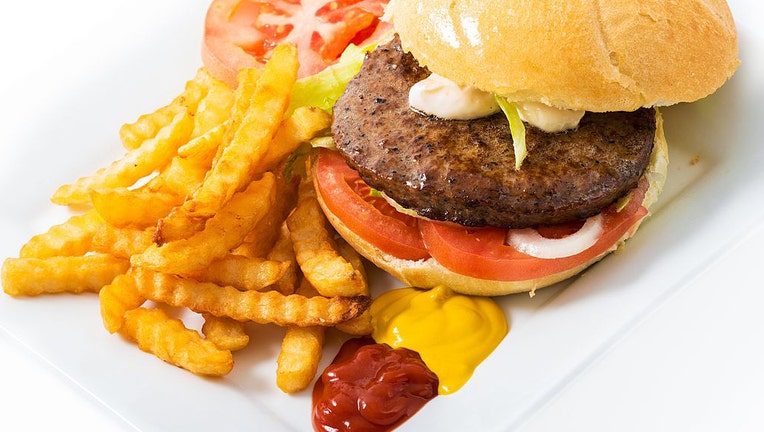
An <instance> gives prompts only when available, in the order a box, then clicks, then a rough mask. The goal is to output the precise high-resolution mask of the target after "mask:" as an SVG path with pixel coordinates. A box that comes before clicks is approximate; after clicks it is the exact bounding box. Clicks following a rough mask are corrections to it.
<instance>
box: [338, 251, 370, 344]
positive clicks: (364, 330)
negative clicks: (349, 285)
mask: <svg viewBox="0 0 764 432" xmlns="http://www.w3.org/2000/svg"><path fill="white" fill-rule="evenodd" d="M337 246H338V247H339V251H340V255H342V257H343V258H345V260H347V262H349V263H350V265H352V266H353V268H354V269H356V270H358V271H359V272H360V273H361V274H362V275H363V277H364V279H365V278H366V269H364V267H363V260H362V259H361V255H359V254H358V252H356V250H355V249H353V248H352V247H351V246H350V245H349V244H348V243H347V242H346V241H345V240H344V239H342V238H339V239H338V240H337ZM365 288H366V289H365V290H364V291H361V292H359V293H357V295H369V288H368V284H367V285H366V287H365ZM337 330H340V331H342V332H345V333H347V334H351V335H354V336H365V335H370V334H371V332H372V330H373V329H372V326H371V312H370V311H369V309H366V310H365V311H363V313H362V314H361V315H359V316H357V317H355V318H353V319H351V320H347V321H345V322H341V323H339V324H337Z"/></svg>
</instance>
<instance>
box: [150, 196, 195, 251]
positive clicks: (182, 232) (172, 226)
mask: <svg viewBox="0 0 764 432" xmlns="http://www.w3.org/2000/svg"><path fill="white" fill-rule="evenodd" d="M205 222H207V219H204V218H197V217H194V216H191V215H189V214H187V213H185V212H184V211H183V207H180V206H178V207H175V208H174V209H172V211H170V214H168V215H167V216H166V217H163V218H162V219H159V221H158V222H157V225H156V228H155V230H154V243H156V245H157V246H162V245H164V244H165V243H168V242H173V241H178V240H183V239H187V238H189V237H192V236H194V235H195V234H197V233H199V232H201V231H203V230H204V224H205Z"/></svg>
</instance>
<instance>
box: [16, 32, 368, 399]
mask: <svg viewBox="0 0 764 432" xmlns="http://www.w3.org/2000/svg"><path fill="white" fill-rule="evenodd" d="M296 70H297V57H296V52H295V49H294V47H291V46H287V45H284V46H282V47H279V48H277V49H275V50H274V51H273V56H272V58H271V59H270V60H269V62H268V63H267V64H266V66H265V67H264V68H263V69H242V70H241V72H240V74H239V79H240V82H239V85H238V86H237V88H236V90H231V89H229V88H228V87H227V86H226V85H225V84H223V83H222V82H220V81H217V80H215V79H214V78H213V77H211V76H210V75H209V74H208V73H207V71H206V70H205V69H204V68H202V69H200V70H199V71H198V73H197V74H196V76H195V77H194V78H193V79H191V80H189V81H188V82H187V83H186V86H185V88H184V90H183V91H182V93H181V94H180V95H178V96H177V97H176V98H175V99H174V100H173V101H172V102H171V103H170V104H168V105H166V106H163V107H161V108H159V109H157V110H156V111H154V112H152V113H149V114H145V115H142V116H140V117H138V119H137V120H136V121H134V122H132V123H129V124H125V125H124V126H123V127H122V128H121V130H120V134H119V135H120V140H121V142H122V145H123V146H124V148H125V150H126V153H125V154H124V156H123V157H122V158H121V159H119V160H116V161H114V162H112V163H111V164H110V165H108V166H106V167H103V168H101V169H99V170H97V171H96V172H95V173H94V174H92V175H90V176H86V177H82V178H80V179H77V180H76V181H74V182H73V183H71V184H68V185H63V186H61V187H59V188H58V189H57V190H56V191H55V193H54V194H53V196H52V198H51V200H52V202H54V203H55V204H59V205H65V206H71V207H76V208H77V209H82V211H83V212H84V213H81V214H78V215H74V216H72V217H70V218H69V219H68V220H66V221H65V222H63V223H61V224H58V225H55V226H52V227H51V228H50V229H49V230H48V231H47V232H45V233H42V234H39V235H36V236H34V237H32V238H31V239H30V240H29V241H28V242H27V243H26V244H25V245H24V246H23V247H22V248H21V250H20V252H19V257H18V258H8V259H6V260H5V262H4V263H3V266H2V285H3V290H4V291H5V292H6V293H7V294H9V295H11V296H36V295H42V294H48V293H63V292H69V293H85V292H92V293H98V302H99V308H100V315H101V320H102V322H103V326H104V328H105V329H106V331H108V332H109V333H117V334H121V335H122V336H124V337H125V339H126V340H128V341H132V342H134V343H135V344H137V345H138V347H139V348H140V349H141V350H143V351H146V352H149V353H152V354H154V355H155V356H156V357H158V358H160V359H162V360H164V361H165V362H167V363H169V364H172V365H175V366H178V367H181V368H184V369H187V370H189V371H191V372H193V373H195V374H199V375H205V376H222V375H225V374H227V373H228V372H230V371H231V368H232V367H233V364H234V361H233V354H232V352H233V351H237V350H241V349H244V348H246V347H248V346H249V345H252V344H253V343H252V342H251V341H250V338H249V334H248V333H247V328H248V326H255V325H261V324H276V325H281V326H286V327H288V329H287V332H286V337H285V338H284V341H283V343H282V351H281V355H279V358H278V371H277V374H276V383H277V385H278V386H279V388H281V389H282V390H283V391H285V392H289V393H292V392H296V391H300V390H302V389H304V388H306V387H307V386H308V385H309V383H310V382H311V381H312V379H313V377H314V376H315V373H316V368H317V365H318V362H319V360H320V359H321V351H322V345H323V338H324V332H325V329H326V328H327V327H330V326H336V327H337V328H338V329H341V330H342V331H345V332H347V333H351V334H368V332H370V327H369V325H370V324H369V323H370V320H369V315H368V305H369V303H370V301H371V299H370V297H369V291H368V287H367V285H366V276H365V273H364V271H363V263H362V262H361V260H360V257H359V256H358V255H357V253H355V252H354V251H352V249H350V250H348V249H347V245H346V244H343V243H342V242H337V241H335V239H334V233H333V231H332V230H331V229H330V228H329V227H328V226H327V223H326V220H325V218H324V216H323V214H322V213H321V212H320V210H318V205H317V203H316V202H315V194H314V192H313V188H312V184H311V182H310V180H308V179H302V181H300V179H299V177H300V176H301V175H302V173H298V174H294V173H290V171H292V166H293V165H294V164H295V163H296V162H295V161H300V162H301V161H302V160H303V156H305V155H307V154H308V153H309V151H306V150H305V148H306V147H307V145H306V144H305V143H307V142H309V141H310V140H312V139H313V138H315V137H317V136H319V135H320V134H324V133H327V131H328V128H329V125H330V123H331V117H330V115H328V114H326V113H325V112H324V111H322V110H320V109H317V108H314V107H296V108H295V109H290V111H289V113H286V110H287V107H289V105H290V94H291V92H292V86H293V84H294V82H295V79H296ZM300 146H302V147H300ZM298 147H300V150H299V151H298V150H297V149H298ZM287 166H288V168H287ZM293 175H294V176H295V178H292V176H293ZM302 275H305V278H303V277H302ZM301 281H302V282H301ZM312 284H313V285H315V286H316V288H315V289H314V288H313V285H312ZM298 287H299V289H298ZM316 289H318V292H316ZM167 308H182V309H183V310H187V311H191V312H192V313H196V314H199V315H201V317H202V318H203V325H202V327H201V333H200V332H198V331H196V330H194V329H192V328H193V326H192V327H191V328H189V327H187V326H186V325H185V323H184V322H183V320H181V319H176V318H173V317H171V316H170V315H168V313H167V311H166V310H165V309H167Z"/></svg>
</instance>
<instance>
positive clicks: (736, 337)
mask: <svg viewBox="0 0 764 432" xmlns="http://www.w3.org/2000/svg"><path fill="white" fill-rule="evenodd" d="M5 3H10V4H11V5H4V6H3V10H2V13H0V44H2V45H0V46H1V47H2V50H1V51H0V52H2V56H3V60H2V61H1V62H0V65H1V66H0V68H1V69H2V73H1V74H0V79H1V80H0V81H2V82H1V83H0V90H1V92H0V96H1V97H2V100H0V104H2V111H0V113H2V116H0V121H2V123H0V126H1V127H2V129H3V130H0V139H2V140H4V141H5V140H11V139H14V138H16V137H13V136H8V135H5V134H4V129H6V126H7V125H8V124H9V123H6V122H15V121H29V120H30V119H18V118H15V117H14V116H13V112H14V109H15V107H16V105H15V104H19V106H18V108H19V111H21V112H30V111H31V110H30V107H36V106H44V105H45V103H46V102H48V99H47V98H46V97H45V95H49V96H50V98H51V99H55V97H56V95H57V94H59V93H60V92H62V91H63V90H62V89H65V88H66V83H67V82H68V81H78V80H81V77H82V76H87V75H88V74H90V73H92V71H94V70H98V68H99V65H101V64H108V63H110V62H113V61H114V60H115V59H118V58H119V57H120V53H119V52H118V50H113V49H110V48H111V47H114V46H120V41H121V40H122V39H123V38H125V37H141V35H143V34H144V32H145V31H148V30H149V29H153V28H158V27H161V26H162V25H163V23H162V22H157V21H155V20H152V18H151V17H152V14H151V13H150V11H151V10H152V9H161V8H165V7H167V8H170V7H175V8H177V7H178V5H179V4H183V3H188V4H189V5H193V6H192V7H189V13H194V14H198V11H199V10H203V9H204V6H203V3H204V2H203V1H195V2H183V1H181V0H175V1H148V0H140V1H130V2H128V1H109V2H103V1H94V0H69V1H66V2H60V1H52V0H39V1H35V2H5ZM732 4H733V6H734V5H736V4H737V5H745V6H744V7H743V6H739V7H738V8H737V11H745V12H746V13H748V14H757V15H758V16H759V18H761V11H760V5H758V3H756V2H754V1H750V2H745V1H738V2H732ZM157 16H163V15H162V14H157ZM202 18H203V17H202V16H201V15H199V16H198V17H197V18H195V19H197V20H198V22H199V25H200V26H201V21H202ZM748 20H749V21H751V22H756V21H757V20H756V19H751V18H748ZM200 32H201V27H200ZM184 55H195V53H190V54H188V53H184ZM758 55H759V58H758V59H755V60H754V59H748V60H749V61H751V62H754V63H756V64H758V65H759V66H760V65H761V56H762V54H761V53H759V54H758ZM744 60H745V59H744ZM60 65H67V66H66V67H60ZM756 71H761V68H760V67H759V68H758V69H756ZM27 86H41V88H43V89H49V90H46V91H30V89H29V88H28V87H27ZM38 90H39V88H38ZM760 90H761V87H758V88H757V91H759V93H757V95H756V96H764V95H762V94H761V93H760ZM27 94H32V95H35V96H34V97H26V95H27ZM171 95H172V93H168V94H167V95H158V96H157V101H165V100H169V99H168V96H171ZM759 100H761V98H759ZM147 108H148V107H147ZM760 108H761V105H759V109H760ZM758 112H759V119H764V116H762V113H764V111H761V110H759V111H758ZM129 118H130V117H124V118H120V119H116V120H115V121H122V120H125V119H129ZM2 144H3V145H2V146H0V150H2V151H6V150H7V148H8V147H7V146H10V145H12V143H8V142H3V143H2ZM4 156H5V155H3V154H2V153H0V170H3V169H5V168H7V167H5V166H4V165H3V163H5V162H4V161H6V160H9V159H7V158H4ZM761 196H762V197H763V198H764V190H762V191H761ZM691 199H692V197H688V198H686V200H691ZM749 205H750V207H751V208H753V209H761V208H762V205H763V204H762V202H761V201H759V202H750V203H749ZM0 210H5V209H0ZM716 228H717V229H720V230H723V229H725V227H716ZM0 241H3V240H2V239H0ZM762 244H764V222H763V221H761V220H760V221H759V222H758V223H757V224H755V226H754V227H752V228H751V229H750V230H748V233H747V234H745V235H744V236H742V237H740V238H738V239H735V241H734V242H732V244H730V245H725V248H724V249H723V250H720V251H719V252H718V254H717V256H716V258H715V259H714V260H712V261H711V262H709V265H708V266H707V268H705V269H703V270H702V271H699V272H698V273H697V274H696V275H694V277H692V278H691V280H687V281H685V282H684V285H683V286H682V289H680V290H676V291H672V292H671V294H670V295H669V296H668V298H665V299H662V301H661V302H660V305H659V306H658V307H655V308H654V309H653V310H652V311H651V312H650V313H648V314H646V315H644V316H642V317H641V318H640V320H639V322H636V323H633V325H632V326H631V327H630V328H629V330H628V331H626V332H625V333H623V334H621V335H620V338H619V340H617V341H616V342H615V343H613V344H612V345H611V346H609V347H608V349H607V350H605V351H604V352H601V353H599V355H598V356H596V358H594V359H593V360H592V361H591V362H589V363H588V365H587V367H586V368H585V369H583V370H581V371H579V372H578V373H577V374H575V379H574V380H572V381H571V382H564V383H560V384H559V388H557V391H556V392H555V395H554V397H552V398H550V399H548V400H546V401H545V402H544V405H543V406H540V407H538V409H536V410H535V414H534V415H533V416H531V417H530V418H528V419H526V421H525V423H524V427H523V430H533V431H547V430H583V429H586V430H603V431H604V430H661V431H674V430H688V425H694V426H696V427H693V428H692V429H693V430H700V429H702V430H725V431H727V430H746V431H761V430H764V409H762V407H764V366H762V364H764V346H763V344H764V342H762V340H764V337H763V336H764V318H762V317H764V313H762V305H764V282H762V281H761V279H760V276H759V275H760V271H759V270H758V268H759V267H760V266H761V265H762V256H764V254H763V253H762V251H761V246H760V245H762ZM707 247H709V248H713V247H714V245H708V246H707ZM507 391H510V389H508V390H507ZM635 412H642V413H644V415H642V416H639V415H635ZM625 422H628V423H625ZM698 425H703V427H702V428H699V427H697V426H698ZM0 430H58V431H67V430H132V428H131V427H130V426H128V425H127V423H125V422H123V421H122V420H121V419H120V418H119V417H118V415H116V414H115V413H113V412H112V411H110V410H109V409H107V408H106V407H105V406H104V405H102V404H101V403H100V402H98V400H97V398H96V397H94V396H93V395H91V394H90V393H88V391H87V390H86V389H82V388H80V387H79V386H78V385H77V384H76V383H75V382H74V381H72V380H70V379H69V378H67V377H66V376H65V375H64V374H63V373H61V372H60V371H59V370H57V369H56V368H55V365H51V364H49V363H48V362H47V361H46V360H44V359H42V358H41V357H39V356H37V355H36V354H34V353H33V352H32V351H31V350H29V349H27V348H26V347H25V346H23V343H22V342H19V341H16V340H14V339H11V338H10V337H9V336H7V335H6V334H5V332H0Z"/></svg>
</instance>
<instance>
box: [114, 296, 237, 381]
mask: <svg viewBox="0 0 764 432" xmlns="http://www.w3.org/2000/svg"><path fill="white" fill-rule="evenodd" d="M121 332H122V334H124V335H125V337H127V338H128V339H130V340H132V341H134V342H136V343H137V344H138V347H139V348H140V349H141V350H143V351H146V352H149V353H152V354H154V355H155V356H157V357H159V358H160V359H162V360H164V361H165V362H167V363H170V364H172V365H175V366H178V367H182V368H183V369H186V370H189V371H191V372H193V373H195V374H198V375H209V376H223V375H226V374H227V373H228V372H230V371H231V369H233V355H232V354H231V351H228V350H221V349H219V348H218V347H217V346H215V344H214V343H212V342H210V341H208V340H205V339H204V338H202V337H201V335H199V333H197V332H196V331H194V330H190V329H187V328H186V327H185V326H184V325H183V322H182V321H180V320H178V319H175V318H170V317H169V316H168V315H167V314H166V313H165V312H164V311H163V310H161V309H146V308H138V309H133V310H131V311H128V312H126V313H125V323H124V325H123V326H122V329H121Z"/></svg>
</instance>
